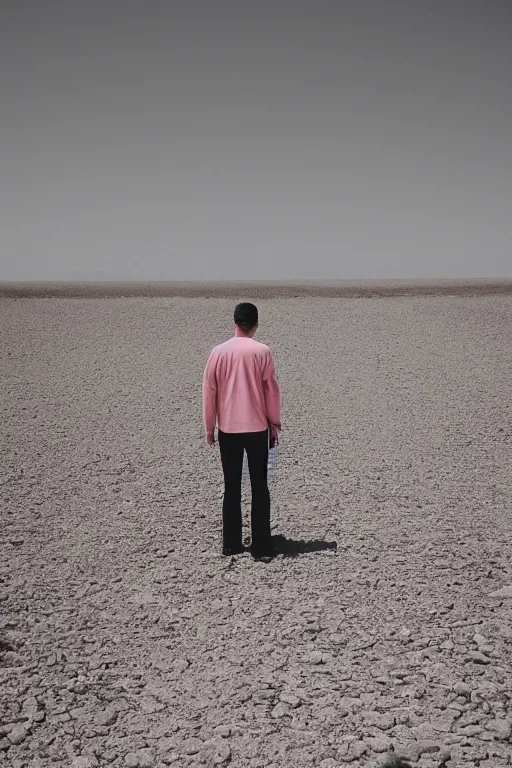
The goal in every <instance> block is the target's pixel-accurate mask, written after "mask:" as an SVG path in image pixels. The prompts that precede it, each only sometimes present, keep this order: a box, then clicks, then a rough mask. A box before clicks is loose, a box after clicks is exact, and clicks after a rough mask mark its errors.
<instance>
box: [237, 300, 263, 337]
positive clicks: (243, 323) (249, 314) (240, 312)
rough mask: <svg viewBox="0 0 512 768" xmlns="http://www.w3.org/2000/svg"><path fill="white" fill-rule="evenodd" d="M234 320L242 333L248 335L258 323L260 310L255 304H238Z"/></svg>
mask: <svg viewBox="0 0 512 768" xmlns="http://www.w3.org/2000/svg"><path fill="white" fill-rule="evenodd" d="M234 320H235V324H236V325H237V326H238V327H239V328H240V330H241V331H243V332H244V333H248V332H249V331H251V330H252V329H253V328H254V326H255V325H257V323H258V310H257V308H256V307H255V306H254V304H249V303H248V302H243V303H242V304H237V305H236V307H235V314H234Z"/></svg>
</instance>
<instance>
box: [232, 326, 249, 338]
mask: <svg viewBox="0 0 512 768" xmlns="http://www.w3.org/2000/svg"><path fill="white" fill-rule="evenodd" d="M235 336H236V337H237V338H240V339H252V336H249V334H248V333H244V332H243V331H242V330H241V329H240V328H237V329H236V330H235Z"/></svg>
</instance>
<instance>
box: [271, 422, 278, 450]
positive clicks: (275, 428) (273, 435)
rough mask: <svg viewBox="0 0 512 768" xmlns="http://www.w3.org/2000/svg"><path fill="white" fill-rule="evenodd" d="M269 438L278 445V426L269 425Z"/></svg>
mask: <svg viewBox="0 0 512 768" xmlns="http://www.w3.org/2000/svg"><path fill="white" fill-rule="evenodd" d="M270 438H271V441H272V444H273V445H279V427H278V426H276V425H275V424H271V425H270Z"/></svg>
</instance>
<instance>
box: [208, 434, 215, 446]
mask: <svg viewBox="0 0 512 768" xmlns="http://www.w3.org/2000/svg"><path fill="white" fill-rule="evenodd" d="M206 442H207V443H208V445H215V432H207V433H206Z"/></svg>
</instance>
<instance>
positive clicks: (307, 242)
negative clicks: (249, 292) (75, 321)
mask: <svg viewBox="0 0 512 768" xmlns="http://www.w3.org/2000/svg"><path fill="white" fill-rule="evenodd" d="M511 243H512V2H510V0H502V1H500V0H480V1H478V2H477V1H476V0H460V1H459V0H403V2H399V1H395V0H373V1H370V0H350V1H349V0H347V1H344V0H337V1H336V0H328V1H325V0H310V2H304V1H302V2H301V1H300V0H299V1H298V2H291V1H290V2H280V1H279V0H246V1H244V0H238V2H234V1H233V2H224V0H217V1H216V2H214V1H213V0H205V1H204V2H201V3H200V2H195V1H194V0H184V1H183V2H173V1H172V0H162V1H161V2H160V1H154V0H145V2H140V1H139V2H134V0H124V1H123V2H114V1H112V0H111V1H109V0H89V1H88V2H86V0H82V1H81V2H74V1H73V0H67V1H64V0H63V1H62V2H54V1H52V0H34V2H27V1H26V0H0V260H1V269H0V279H4V280H10V279H12V280H25V279H26V280H29V279H34V280H38V279H43V280H59V279H62V280H76V279H84V280H87V279H90V280H102V279H143V280H153V279H164V280H165V279H167V280H180V279H184V280H187V279H203V280H208V279H219V280H223V279H228V280H229V279H232V280H244V279H271V280H272V279H275V280H279V279H301V278H319V279H324V278H339V279H343V278H347V279H349V278H361V279H364V278H375V279H380V278H425V277H426V278H436V277H443V278H447V277H448V278H449V277H508V276H512V250H511Z"/></svg>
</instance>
